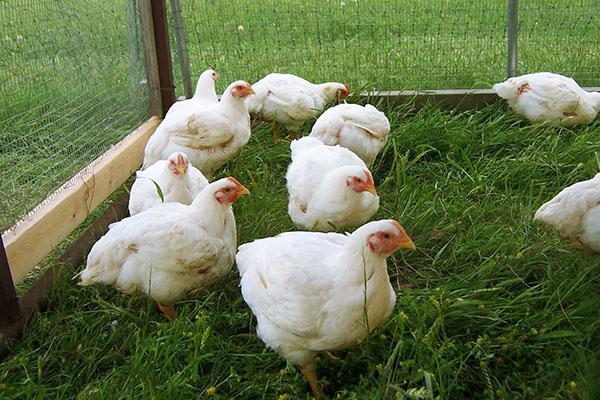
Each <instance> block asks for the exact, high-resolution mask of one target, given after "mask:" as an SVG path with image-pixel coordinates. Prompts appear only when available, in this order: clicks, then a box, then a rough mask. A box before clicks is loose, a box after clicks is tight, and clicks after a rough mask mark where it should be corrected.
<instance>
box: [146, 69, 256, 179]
mask: <svg viewBox="0 0 600 400" xmlns="http://www.w3.org/2000/svg"><path fill="white" fill-rule="evenodd" d="M253 93H254V90H252V87H251V86H250V84H248V83H247V82H244V81H236V82H233V83H232V84H231V85H229V86H228V87H227V89H226V90H225V92H224V93H223V96H222V97H221V101H220V102H218V103H214V104H208V103H205V104H204V105H203V106H202V107H200V108H196V109H193V110H192V109H189V108H187V107H186V108H180V109H179V110H176V111H174V112H173V113H171V114H169V115H168V116H167V117H165V120H164V121H163V122H162V123H161V124H160V125H159V127H158V128H157V129H156V132H154V134H153V135H152V137H151V138H150V140H149V141H148V144H147V145H146V150H145V155H144V167H143V169H146V168H147V167H149V166H150V165H152V164H154V163H155V162H156V161H158V160H162V159H165V158H167V157H168V156H169V154H171V153H173V152H175V151H181V152H183V153H185V154H186V155H187V156H188V158H189V159H190V161H191V163H192V165H193V166H195V167H196V168H198V169H199V170H200V171H202V173H203V174H204V175H205V176H206V177H207V178H208V179H211V178H212V176H213V174H214V172H215V170H216V169H217V168H219V167H221V166H222V165H223V164H224V163H225V162H226V161H227V160H229V159H230V158H231V157H233V156H234V155H235V154H236V153H237V152H238V151H239V150H240V149H241V148H242V147H243V146H245V145H246V143H248V140H249V139H250V116H249V115H248V109H247V108H246V104H245V103H244V99H245V98H246V97H247V96H249V95H251V94H253Z"/></svg>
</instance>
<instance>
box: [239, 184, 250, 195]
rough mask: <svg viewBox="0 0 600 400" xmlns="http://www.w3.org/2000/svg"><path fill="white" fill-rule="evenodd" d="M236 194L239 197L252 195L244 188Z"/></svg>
mask: <svg viewBox="0 0 600 400" xmlns="http://www.w3.org/2000/svg"><path fill="white" fill-rule="evenodd" d="M236 194H237V197H240V196H246V195H248V194H250V191H249V190H248V189H246V188H245V187H244V186H241V187H240V188H239V189H238V191H237V193H236Z"/></svg>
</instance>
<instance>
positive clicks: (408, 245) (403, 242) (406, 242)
mask: <svg viewBox="0 0 600 400" xmlns="http://www.w3.org/2000/svg"><path fill="white" fill-rule="evenodd" d="M398 248H399V249H411V250H416V249H417V246H415V244H414V243H413V241H412V240H411V239H410V238H409V237H408V235H407V236H406V238H401V239H400V241H399V242H398Z"/></svg>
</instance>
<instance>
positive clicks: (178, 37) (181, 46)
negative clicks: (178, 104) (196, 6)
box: [171, 0, 194, 99]
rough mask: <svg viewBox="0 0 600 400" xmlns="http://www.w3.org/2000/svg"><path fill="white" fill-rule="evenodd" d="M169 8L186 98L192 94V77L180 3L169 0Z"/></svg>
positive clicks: (175, 0) (177, 0)
mask: <svg viewBox="0 0 600 400" xmlns="http://www.w3.org/2000/svg"><path fill="white" fill-rule="evenodd" d="M171 10H172V11H173V27H174V28H175V43H176V44H177V59H178V61H179V67H180V68H181V78H182V79H183V89H184V93H185V97H186V98H188V99H189V98H191V97H192V96H193V95H194V89H193V88H192V77H191V74H190V57H189V56H188V50H187V45H186V42H185V26H184V24H183V17H182V16H181V5H180V4H179V0H171Z"/></svg>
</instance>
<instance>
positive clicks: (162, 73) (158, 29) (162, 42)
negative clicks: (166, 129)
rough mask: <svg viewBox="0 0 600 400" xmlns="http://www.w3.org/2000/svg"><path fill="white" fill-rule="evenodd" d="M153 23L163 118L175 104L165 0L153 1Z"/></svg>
mask: <svg viewBox="0 0 600 400" xmlns="http://www.w3.org/2000/svg"><path fill="white" fill-rule="evenodd" d="M152 23H153V24H154V42H155V44H156V57H157V63H158V64H157V67H158V78H159V82H160V94H161V104H162V108H161V114H160V116H161V117H164V116H165V115H166V114H167V111H169V108H171V106H172V105H173V103H175V85H174V84H173V64H172V61H171V49H170V48H169V24H168V22H167V4H166V1H165V0H152Z"/></svg>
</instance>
